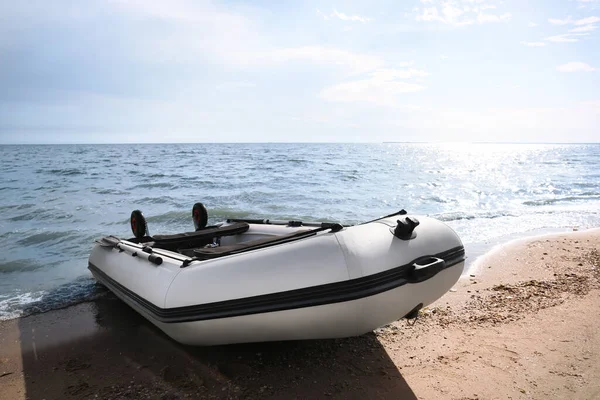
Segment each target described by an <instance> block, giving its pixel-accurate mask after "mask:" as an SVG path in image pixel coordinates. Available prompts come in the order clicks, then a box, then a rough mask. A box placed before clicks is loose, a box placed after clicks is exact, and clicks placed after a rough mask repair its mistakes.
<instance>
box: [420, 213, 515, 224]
mask: <svg viewBox="0 0 600 400" xmlns="http://www.w3.org/2000/svg"><path fill="white" fill-rule="evenodd" d="M431 217H433V218H436V219H439V220H440V221H444V222H450V221H460V220H472V219H479V218H481V219H494V218H501V217H518V215H517V214H514V213H511V212H508V211H497V212H493V211H489V212H481V213H467V212H460V211H456V212H449V213H442V214H433V215H431Z"/></svg>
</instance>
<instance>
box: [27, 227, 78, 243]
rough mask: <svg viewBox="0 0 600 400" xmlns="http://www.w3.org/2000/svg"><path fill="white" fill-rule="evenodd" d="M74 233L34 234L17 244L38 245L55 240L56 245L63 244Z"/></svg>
mask: <svg viewBox="0 0 600 400" xmlns="http://www.w3.org/2000/svg"><path fill="white" fill-rule="evenodd" d="M74 233H75V232H73V231H63V232H60V231H59V232H54V231H50V232H42V233H36V234H33V235H30V236H27V237H25V238H24V239H21V240H19V241H17V243H18V244H22V245H25V246H30V245H38V244H42V243H46V242H50V241H55V240H57V241H58V243H61V242H64V241H65V240H66V239H67V238H70V237H72V236H73V234H74ZM59 239H62V240H59Z"/></svg>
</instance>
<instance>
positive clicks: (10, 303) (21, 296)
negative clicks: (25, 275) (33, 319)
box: [0, 276, 109, 321]
mask: <svg viewBox="0 0 600 400" xmlns="http://www.w3.org/2000/svg"><path fill="white" fill-rule="evenodd" d="M108 293H109V292H108V290H107V289H106V288H105V287H104V286H102V285H100V284H98V283H96V281H95V280H94V279H93V278H92V277H90V276H81V277H79V278H76V279H75V280H73V281H71V282H69V283H66V284H63V285H60V286H57V287H56V288H54V289H52V290H48V291H37V292H27V293H15V294H13V295H8V296H6V295H5V296H4V298H0V321H2V320H8V319H14V318H19V317H26V316H28V315H32V314H39V313H44V312H48V311H52V310H57V309H60V308H65V307H70V306H73V305H75V304H79V303H84V302H87V301H92V300H96V299H99V298H101V297H104V296H106V295H107V294H108Z"/></svg>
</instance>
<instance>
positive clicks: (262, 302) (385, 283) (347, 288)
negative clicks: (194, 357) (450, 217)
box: [88, 246, 465, 323]
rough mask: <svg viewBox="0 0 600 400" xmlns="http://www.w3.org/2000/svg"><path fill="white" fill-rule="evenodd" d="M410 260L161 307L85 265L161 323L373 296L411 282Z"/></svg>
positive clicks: (450, 259)
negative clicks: (364, 272)
mask: <svg viewBox="0 0 600 400" xmlns="http://www.w3.org/2000/svg"><path fill="white" fill-rule="evenodd" d="M433 257H438V258H441V259H443V260H444V261H445V264H446V266H445V268H450V267H452V266H454V265H456V264H458V263H460V262H462V261H464V259H465V250H464V248H463V247H462V246H460V247H456V248H453V249H450V250H447V251H445V252H442V253H438V254H436V255H434V256H433ZM413 263H414V261H413V262H410V263H408V264H405V265H401V266H399V267H396V268H393V269H390V270H387V271H383V272H379V273H377V274H373V275H368V276H364V277H361V278H356V279H351V280H347V281H340V282H334V283H328V284H324V285H318V286H312V287H308V288H302V289H294V290H288V291H285V292H278V293H270V294H265V295H259V296H252V297H246V298H243V299H233V300H225V301H218V302H213V303H206V304H198V305H192V306H184V307H175V308H161V307H158V306H156V305H154V304H152V303H150V302H149V301H148V300H146V299H144V298H142V297H140V296H139V295H137V294H135V293H134V292H132V291H131V290H129V289H127V288H126V287H124V286H123V285H121V284H120V283H118V282H117V281H115V280H114V279H112V278H111V277H109V276H108V275H106V274H105V273H104V272H102V271H101V270H100V269H99V268H98V267H96V266H95V265H94V264H92V263H89V266H88V268H89V269H90V271H92V273H93V274H94V275H95V276H96V278H97V279H98V280H99V281H100V282H101V283H103V284H105V285H106V286H108V287H109V289H111V290H113V291H115V292H119V293H120V294H122V295H123V296H125V297H127V298H129V299H130V300H132V301H134V302H135V303H136V304H138V305H139V306H140V307H141V308H143V309H144V310H145V311H146V312H148V313H149V314H150V315H151V316H152V317H153V318H154V319H156V320H158V321H160V322H164V323H179V322H191V321H205V320H211V319H219V318H231V317H239V316H242V315H251V314H262V313H268V312H274V311H283V310H293V309H297V308H305V307H314V306H320V305H326V304H334V303H341V302H345V301H351V300H357V299H361V298H364V297H369V296H373V295H376V294H379V293H383V292H386V291H388V290H392V289H395V288H397V287H399V286H402V285H405V284H407V283H410V282H409V276H408V274H409V273H410V271H411V270H412V265H413Z"/></svg>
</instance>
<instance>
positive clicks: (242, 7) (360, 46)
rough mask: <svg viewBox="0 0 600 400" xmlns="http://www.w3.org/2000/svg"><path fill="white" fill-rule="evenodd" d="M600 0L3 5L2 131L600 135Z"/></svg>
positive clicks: (98, 139) (209, 135)
mask: <svg viewBox="0 0 600 400" xmlns="http://www.w3.org/2000/svg"><path fill="white" fill-rule="evenodd" d="M598 27H600V0H537V1H526V2H525V1H522V0H410V1H401V0H394V1H390V0H374V1H369V2H365V1H344V2H336V1H321V2H315V1H312V0H307V1H297V2H291V1H286V0H281V1H271V2H269V1H263V0H255V1H252V2H245V1H222V2H211V1H182V0H170V1H157V0H109V1H98V0H86V1H77V0H68V1H67V0H53V1H47V0H41V1H36V0H31V1H4V2H0V143H119V142H132V143H141V142H158V143H164V142H381V141H409V142H410V141H436V142H437V141H440V142H457V141H458V142H462V141H490V142H498V141H500V142H598V141H600V29H598Z"/></svg>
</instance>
